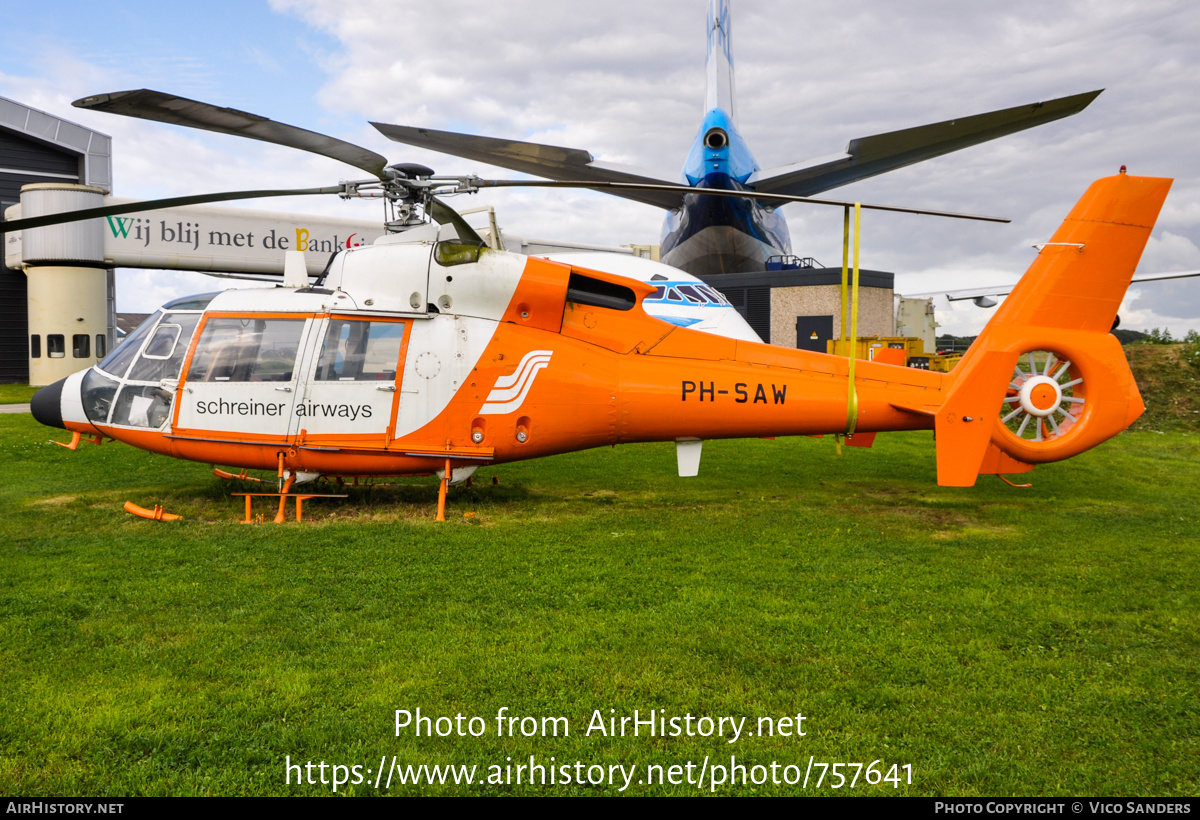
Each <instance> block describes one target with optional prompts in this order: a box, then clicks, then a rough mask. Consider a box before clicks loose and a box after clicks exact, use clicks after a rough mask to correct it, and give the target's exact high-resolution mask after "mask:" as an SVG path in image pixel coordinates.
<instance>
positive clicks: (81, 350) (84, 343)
mask: <svg viewBox="0 0 1200 820" xmlns="http://www.w3.org/2000/svg"><path fill="white" fill-rule="evenodd" d="M71 355H72V356H74V357H75V358H76V359H86V358H88V357H89V356H91V355H92V338H91V337H90V336H89V335H88V334H86V333H76V334H75V335H74V336H72V337H71Z"/></svg>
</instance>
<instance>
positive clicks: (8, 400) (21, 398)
mask: <svg viewBox="0 0 1200 820" xmlns="http://www.w3.org/2000/svg"><path fill="white" fill-rule="evenodd" d="M38 390H41V388H40V387H30V386H29V385H27V384H0V404H29V402H30V400H31V399H32V398H33V394H34V393H36V392H37V391H38Z"/></svg>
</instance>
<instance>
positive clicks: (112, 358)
mask: <svg viewBox="0 0 1200 820" xmlns="http://www.w3.org/2000/svg"><path fill="white" fill-rule="evenodd" d="M161 317H162V313H161V312H156V313H154V314H153V315H151V316H150V318H149V319H147V320H146V321H144V322H142V323H141V324H140V325H138V326H137V329H136V330H134V331H133V333H130V334H129V335H128V336H126V337H125V341H123V342H121V343H120V344H119V345H117V346H116V347H115V348H113V352H112V353H110V354H109V355H108V357H107V358H106V359H105V360H104V361H102V362H100V365H99V367H100V369H101V370H104V371H106V372H108V373H112V374H113V375H114V376H117V377H118V378H120V377H121V376H124V375H125V371H126V370H128V369H129V365H130V363H131V362H132V361H133V359H134V357H135V356H137V353H138V350H140V349H141V347H142V342H143V341H145V339H146V335H147V334H149V333H150V331H152V330H153V329H154V326H155V325H156V324H158V320H159V319H160V318H161Z"/></svg>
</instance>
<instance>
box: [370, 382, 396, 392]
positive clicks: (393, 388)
mask: <svg viewBox="0 0 1200 820" xmlns="http://www.w3.org/2000/svg"><path fill="white" fill-rule="evenodd" d="M375 389H376V390H382V391H383V392H384V393H395V392H396V385H394V384H388V385H384V386H383V387H376V388H375Z"/></svg>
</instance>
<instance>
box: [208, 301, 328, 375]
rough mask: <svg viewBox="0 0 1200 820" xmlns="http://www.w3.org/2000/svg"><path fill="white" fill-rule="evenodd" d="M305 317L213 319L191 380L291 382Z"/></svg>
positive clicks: (209, 322) (209, 323) (209, 324)
mask: <svg viewBox="0 0 1200 820" xmlns="http://www.w3.org/2000/svg"><path fill="white" fill-rule="evenodd" d="M304 321H305V320H304V319H259V318H253V317H246V318H235V319H225V318H220V319H209V320H208V321H207V322H206V323H205V324H204V331H203V333H201V334H200V341H199V343H198V344H197V345H196V353H195V355H194V356H193V357H192V365H191V368H190V370H189V371H188V379H189V380H191V381H202V382H204V381H207V382H290V381H291V380H292V376H293V371H294V369H295V364H296V352H297V351H298V350H299V348H300V336H301V334H302V333H303V332H304Z"/></svg>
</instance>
